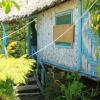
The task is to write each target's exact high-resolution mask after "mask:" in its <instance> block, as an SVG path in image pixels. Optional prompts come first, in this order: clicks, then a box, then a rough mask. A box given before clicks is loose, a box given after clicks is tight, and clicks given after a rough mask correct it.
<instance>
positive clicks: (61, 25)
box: [54, 10, 74, 48]
mask: <svg viewBox="0 0 100 100" xmlns="http://www.w3.org/2000/svg"><path fill="white" fill-rule="evenodd" d="M72 23H73V11H72V10H68V11H64V12H61V13H57V14H56V16H55V24H56V25H55V26H54V39H57V37H59V36H60V35H61V34H62V33H64V32H65V31H66V30H67V28H70V27H71V25H72ZM70 33H71V34H70ZM73 36H74V35H73V30H71V31H69V32H68V33H67V34H66V35H65V36H62V37H61V38H60V39H58V40H57V41H56V42H55V44H56V46H57V47H61V48H62V47H64V48H70V47H72V42H70V41H71V40H72V41H73Z"/></svg>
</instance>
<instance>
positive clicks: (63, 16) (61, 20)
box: [55, 10, 72, 25]
mask: <svg viewBox="0 0 100 100" xmlns="http://www.w3.org/2000/svg"><path fill="white" fill-rule="evenodd" d="M55 20H56V25H63V24H72V10H68V11H65V12H62V13H58V14H56V17H55Z"/></svg>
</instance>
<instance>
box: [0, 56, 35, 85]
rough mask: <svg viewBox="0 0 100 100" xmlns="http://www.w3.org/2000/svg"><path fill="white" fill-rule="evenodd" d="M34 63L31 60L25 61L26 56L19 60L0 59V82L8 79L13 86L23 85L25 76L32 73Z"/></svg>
mask: <svg viewBox="0 0 100 100" xmlns="http://www.w3.org/2000/svg"><path fill="white" fill-rule="evenodd" d="M34 63H35V61H34V60H33V59H27V58H26V56H22V57H20V58H7V59H6V58H5V57H2V56H1V57H0V81H5V80H6V79H7V78H10V79H11V80H13V81H14V83H15V84H20V83H25V78H26V75H27V74H28V73H29V72H30V71H32V66H33V64H34Z"/></svg>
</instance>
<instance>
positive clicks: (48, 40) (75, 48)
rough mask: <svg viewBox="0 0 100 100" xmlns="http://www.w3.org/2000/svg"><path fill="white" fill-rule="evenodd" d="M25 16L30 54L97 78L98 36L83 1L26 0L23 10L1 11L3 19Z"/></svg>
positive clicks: (58, 66) (0, 18)
mask: <svg viewBox="0 0 100 100" xmlns="http://www.w3.org/2000/svg"><path fill="white" fill-rule="evenodd" d="M1 12H2V11H1ZM15 12H16V13H15ZM25 16H28V18H29V21H30V24H29V26H28V27H29V31H28V34H29V36H28V43H29V56H31V55H35V54H36V55H37V60H39V61H40V60H41V62H42V63H43V64H48V65H52V66H53V67H54V68H59V69H61V70H66V71H69V70H70V71H73V70H74V71H78V72H79V73H81V74H82V75H85V76H88V77H91V78H93V77H95V78H97V70H96V67H97V64H98V63H99V61H98V59H97V58H96V50H97V47H98V46H97V42H98V39H95V37H94V34H93V31H92V29H91V21H90V16H89V11H87V12H84V11H83V0H27V2H26V3H25V2H24V4H23V6H21V9H20V11H16V10H12V11H11V12H10V13H9V14H8V15H5V14H3V13H0V21H1V22H9V21H14V20H17V19H19V18H23V17H25ZM35 51H36V52H35Z"/></svg>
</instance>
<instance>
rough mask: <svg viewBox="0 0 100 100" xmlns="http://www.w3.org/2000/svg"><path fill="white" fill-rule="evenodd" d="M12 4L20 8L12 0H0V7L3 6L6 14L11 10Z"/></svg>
mask: <svg viewBox="0 0 100 100" xmlns="http://www.w3.org/2000/svg"><path fill="white" fill-rule="evenodd" d="M13 6H14V7H16V8H17V9H18V10H20V7H19V5H18V4H17V3H16V2H15V1H14V0H2V2H1V3H0V8H3V10H4V12H5V13H6V14H8V13H9V12H10V11H11V8H12V7H13Z"/></svg>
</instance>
